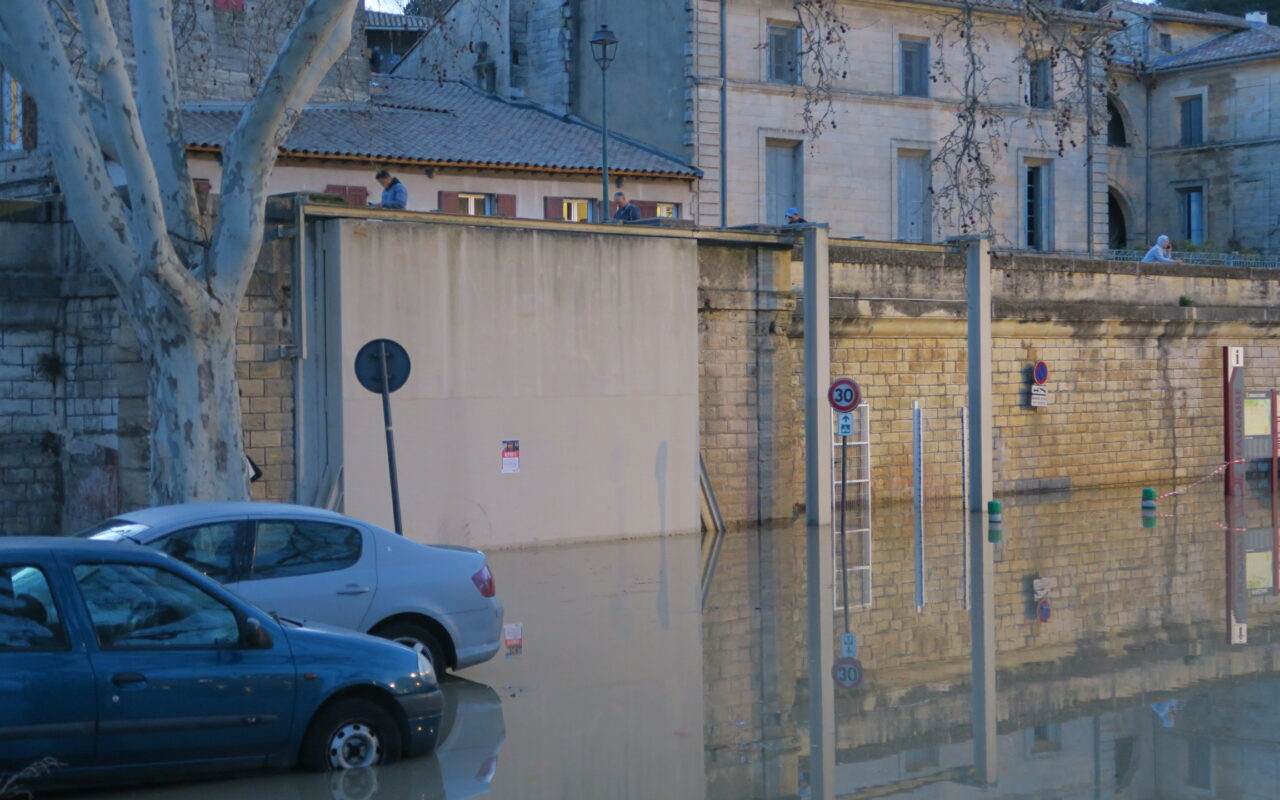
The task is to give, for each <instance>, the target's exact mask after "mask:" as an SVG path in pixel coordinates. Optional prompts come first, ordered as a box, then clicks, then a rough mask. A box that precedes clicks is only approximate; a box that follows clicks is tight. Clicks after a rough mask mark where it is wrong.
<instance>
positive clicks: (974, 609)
mask: <svg viewBox="0 0 1280 800" xmlns="http://www.w3.org/2000/svg"><path fill="white" fill-rule="evenodd" d="M965 247H966V259H967V262H968V265H967V275H966V280H965V283H966V286H967V288H968V301H969V306H968V309H969V509H968V513H969V557H970V559H971V562H970V570H969V628H970V631H971V638H972V646H973V654H972V661H973V665H972V666H973V767H974V772H975V776H976V777H977V779H978V780H979V781H981V782H982V783H994V782H995V781H996V779H997V777H998V775H999V763H998V760H997V744H998V740H997V738H996V722H997V719H996V636H995V633H996V616H995V577H996V576H995V553H994V548H993V547H992V545H991V543H990V542H989V541H988V540H987V514H986V508H987V501H988V500H991V499H992V491H993V490H992V483H993V480H992V471H991V443H992V419H991V409H992V396H991V249H990V243H989V242H988V241H987V238H986V237H985V236H983V237H975V238H972V239H968V240H966V243H965Z"/></svg>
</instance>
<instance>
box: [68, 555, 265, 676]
mask: <svg viewBox="0 0 1280 800" xmlns="http://www.w3.org/2000/svg"><path fill="white" fill-rule="evenodd" d="M81 567H125V568H133V569H151V570H155V571H157V572H163V573H165V574H167V575H169V576H171V577H172V578H174V579H175V580H178V581H182V582H183V583H185V584H187V585H188V586H191V587H192V588H194V589H195V590H196V591H198V592H200V593H202V594H204V595H205V596H206V597H208V598H210V599H211V600H213V601H214V602H215V603H217V604H218V605H220V606H222V607H224V608H226V609H227V610H228V611H230V612H231V616H232V618H233V619H234V620H235V624H236V637H235V641H234V642H231V643H228V644H221V645H220V644H216V643H215V644H189V643H184V644H180V645H165V644H153V645H125V646H118V645H115V644H104V643H103V641H102V638H101V637H100V636H99V635H98V625H97V623H96V622H95V621H94V618H93V611H92V610H90V608H89V601H88V598H86V597H85V594H84V588H83V587H82V586H81V584H80V578H79V576H78V575H77V574H76V573H77V570H79V569H80V568H81ZM68 572H70V573H71V582H72V583H73V584H74V585H75V592H76V594H77V595H78V596H79V598H80V606H81V608H82V609H83V611H84V619H85V620H86V621H87V622H88V623H89V629H90V631H91V632H92V633H93V643H94V645H95V646H97V648H98V649H99V650H101V651H103V652H113V653H136V652H174V651H178V650H194V651H200V652H218V651H224V650H249V649H252V648H251V647H249V646H248V645H246V643H245V640H244V629H245V628H244V626H245V620H246V617H245V615H244V613H243V612H242V611H241V610H240V609H239V608H237V607H236V606H235V605H234V604H232V603H229V602H227V600H226V599H224V598H222V597H219V596H218V595H216V594H214V593H213V592H210V591H208V590H207V589H205V587H203V586H201V585H200V584H198V583H197V582H195V581H192V580H191V579H190V578H189V577H187V576H186V575H183V574H182V573H180V572H178V571H176V570H173V569H170V568H169V567H168V566H166V565H163V564H148V563H139V562H134V561H112V560H99V561H77V562H76V563H74V564H72V565H71V568H70V569H69V570H68Z"/></svg>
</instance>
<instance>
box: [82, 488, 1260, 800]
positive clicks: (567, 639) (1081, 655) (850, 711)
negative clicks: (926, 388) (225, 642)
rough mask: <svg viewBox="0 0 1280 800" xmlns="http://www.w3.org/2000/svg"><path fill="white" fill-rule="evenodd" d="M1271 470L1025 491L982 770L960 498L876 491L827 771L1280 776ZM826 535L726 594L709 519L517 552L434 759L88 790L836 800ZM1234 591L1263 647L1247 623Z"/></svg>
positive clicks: (1172, 787)
mask: <svg viewBox="0 0 1280 800" xmlns="http://www.w3.org/2000/svg"><path fill="white" fill-rule="evenodd" d="M1164 488H1169V487H1164ZM1267 488H1268V487H1266V486H1262V485H1260V484H1258V485H1254V484H1251V485H1250V494H1249V495H1248V496H1247V497H1246V498H1244V500H1243V502H1242V503H1240V504H1239V507H1238V508H1236V509H1233V510H1231V517H1230V521H1228V509H1227V507H1226V505H1225V504H1224V499H1223V485H1222V482H1221V480H1208V481H1206V482H1204V483H1202V484H1200V485H1199V486H1197V487H1195V488H1193V489H1190V490H1188V491H1187V492H1186V493H1185V494H1183V495H1180V496H1175V497H1170V498H1167V499H1164V500H1162V501H1161V503H1160V508H1159V514H1160V515H1161V516H1159V517H1158V518H1157V519H1156V520H1155V523H1154V527H1148V526H1147V525H1144V522H1143V519H1142V518H1141V515H1140V512H1139V499H1140V495H1139V492H1140V490H1139V489H1138V488H1126V489H1115V490H1106V491H1089V492H1083V491H1082V492H1061V493H1054V494H1040V495H1020V496H1016V497H1012V498H1008V499H1007V500H1006V501H1005V521H1004V533H1003V540H1002V541H1001V542H1000V543H999V545H997V547H996V548H995V549H996V577H995V599H996V602H995V618H996V622H995V629H994V631H993V635H994V637H995V640H996V642H997V645H998V657H997V663H996V678H997V694H998V699H997V714H998V718H999V727H998V737H997V742H996V745H995V747H996V752H997V756H998V772H997V773H996V780H995V782H994V783H992V784H990V785H980V784H979V783H978V782H977V781H976V780H975V773H974V772H973V770H972V765H973V752H974V749H973V737H972V730H971V720H972V711H971V699H972V694H971V690H970V674H971V663H970V654H969V611H968V600H969V598H968V593H967V591H966V578H965V576H966V574H967V570H968V555H967V552H966V547H965V532H964V516H963V515H962V512H961V509H960V505H959V502H958V501H957V500H954V499H931V500H929V501H927V504H926V507H925V509H924V511H923V516H922V522H923V525H922V531H923V537H922V547H920V548H919V549H918V548H917V547H916V541H915V511H914V509H913V508H912V507H911V506H885V507H876V508H874V509H873V512H874V513H872V514H871V517H870V533H869V534H865V535H857V536H854V535H850V536H849V537H848V538H847V539H846V541H845V542H844V545H845V547H844V554H845V562H846V569H845V570H844V571H843V572H842V571H840V570H837V571H836V580H835V590H834V592H832V593H831V601H832V602H833V603H836V604H842V603H843V598H844V597H846V596H847V597H848V599H849V601H848V604H847V606H845V608H847V613H846V611H845V608H837V610H836V612H835V624H834V629H833V630H831V631H828V632H827V633H828V635H830V636H831V637H832V638H833V640H834V641H835V644H834V649H835V655H836V656H839V655H840V652H841V645H842V641H841V638H840V637H841V635H842V634H844V633H846V632H847V633H850V634H853V636H854V637H855V642H854V646H855V647H856V657H857V659H858V660H859V662H860V664H861V683H860V685H858V686H856V687H855V688H840V687H833V688H832V689H831V691H829V692H827V691H824V692H822V693H821V694H825V695H827V696H829V697H830V703H831V704H832V707H833V712H834V715H835V721H836V728H835V744H834V749H835V768H834V773H833V774H831V775H826V776H824V777H825V778H826V780H827V782H828V783H829V784H831V785H833V786H834V787H835V793H836V795H837V796H840V797H851V798H872V797H885V798H929V799H933V798H937V799H938V800H942V799H943V798H979V797H982V798H986V797H990V798H996V797H1006V798H1064V799H1065V798H1131V799H1132V800H1156V799H1157V798H1160V799H1161V800H1163V799H1164V798H1196V799H1197V800H1200V799H1201V798H1208V797H1221V798H1276V797H1280V721H1277V720H1280V657H1278V656H1280V625H1277V622H1278V621H1280V616H1278V615H1277V610H1278V609H1280V597H1277V596H1276V595H1274V594H1273V585H1272V545H1273V542H1274V541H1275V536H1274V531H1273V528H1272V524H1273V521H1272V518H1271V510H1270V503H1269V499H1268V497H1267ZM859 519H860V520H861V519H865V517H861V516H860V517H859ZM860 524H861V523H860ZM1228 527H1230V528H1231V529H1230V530H1229V529H1228ZM805 537H806V533H805V529H804V526H803V525H802V524H799V525H795V524H793V525H778V526H776V527H763V528H752V529H746V530H734V531H731V532H730V533H729V534H728V535H727V537H726V539H725V541H724V544H723V547H722V549H721V552H720V556H719V560H718V563H717V569H716V573H715V577H714V581H713V583H712V586H711V589H710V592H709V594H708V597H707V602H706V607H705V609H703V608H701V595H700V591H699V586H698V576H699V558H700V542H699V541H698V539H697V538H696V537H690V536H664V537H657V538H650V539H639V540H632V541H626V542H612V543H604V544H588V545H560V546H549V547H538V548H531V549H525V550H510V551H500V552H494V553H491V554H490V559H491V563H492V565H493V568H494V572H495V574H496V576H497V581H498V588H499V592H500V595H501V597H502V598H503V601H504V602H505V604H506V607H507V621H508V622H520V623H522V624H523V629H524V646H523V649H522V651H521V652H520V653H519V654H516V655H511V656H506V655H504V654H499V656H498V657H497V658H495V659H494V660H493V661H491V662H489V663H487V664H484V665H480V666H478V667H474V668H470V669H467V670H463V671H462V672H461V673H460V675H459V676H458V677H457V678H453V679H449V680H447V681H446V682H445V684H444V690H445V693H446V697H447V700H448V718H447V720H446V724H445V731H444V738H443V740H442V743H441V745H440V747H439V749H438V752H437V753H435V754H434V755H432V756H429V757H426V758H419V759H412V760H409V761H406V762H403V763H400V764H396V765H392V766H388V767H384V768H380V769H375V770H362V771H357V772H352V773H346V774H338V775H332V776H330V775H309V774H304V773H296V772H286V773H276V774H270V775H257V776H245V777H239V778H233V779H227V780H219V781H208V782H199V783H187V784H170V785H166V786H157V787H145V788H131V789H118V790H112V791H101V792H81V793H75V794H72V795H69V796H71V797H76V798H89V797H93V798H114V799H115V800H119V799H120V798H130V800H132V798H138V799H139V800H144V799H145V800H161V799H162V798H174V800H177V798H182V799H183V800H187V799H188V798H191V799H194V800H223V799H229V798H264V799H265V800H292V799H293V798H299V799H303V798H305V799H306V800H312V799H319V800H328V799H329V798H333V799H334V800H349V799H350V800H355V799H357V798H358V799H359V800H372V799H373V798H378V799H379V800H410V799H412V800H419V799H423V800H426V799H431V800H435V799H437V798H449V799H450V800H456V799H457V798H466V797H480V796H483V797H485V798H493V799H494V800H498V799H500V798H502V799H505V798H537V799H538V800H542V799H543V798H575V799H576V798H597V797H599V798H605V797H607V798H619V799H620V798H637V799H639V798H644V799H645V800H649V799H650V798H689V799H690V800H693V799H695V798H698V799H701V798H705V799H706V800H742V799H743V798H792V797H808V796H810V791H809V783H810V781H811V780H812V779H813V777H814V775H813V772H812V770H813V769H814V767H813V766H812V764H811V762H810V753H809V741H808V724H809V719H810V715H811V714H812V713H814V712H815V711H817V710H818V709H816V708H815V707H814V704H813V703H812V702H811V695H812V694H814V693H811V692H810V687H809V672H808V663H809V652H810V642H812V641H813V636H812V634H811V632H810V631H809V630H808V625H807V615H806V561H805ZM836 550H837V552H838V550H839V548H836ZM837 563H838V560H837ZM846 576H847V581H848V582H847V585H846V583H845V579H846ZM1039 601H1044V602H1043V603H1040V602H1039ZM1229 608H1233V609H1234V614H1235V621H1236V622H1237V623H1239V624H1241V625H1244V626H1246V627H1245V628H1244V629H1241V630H1239V631H1238V632H1237V638H1241V637H1242V636H1243V637H1244V638H1245V639H1246V641H1244V642H1237V643H1230V642H1229V636H1228V633H1229V631H1228V611H1229ZM1045 617H1047V619H1044V618H1045ZM1273 641H1274V642H1276V644H1273ZM826 674H829V673H828V672H827V670H825V669H824V675H826Z"/></svg>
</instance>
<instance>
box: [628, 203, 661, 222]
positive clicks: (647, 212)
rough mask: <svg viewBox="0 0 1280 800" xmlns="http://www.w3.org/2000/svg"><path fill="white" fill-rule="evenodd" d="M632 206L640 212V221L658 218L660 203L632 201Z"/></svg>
mask: <svg viewBox="0 0 1280 800" xmlns="http://www.w3.org/2000/svg"><path fill="white" fill-rule="evenodd" d="M631 205H633V206H635V207H636V209H637V210H638V211H639V212H640V219H650V218H652V217H656V216H658V201H656V200H632V201H631Z"/></svg>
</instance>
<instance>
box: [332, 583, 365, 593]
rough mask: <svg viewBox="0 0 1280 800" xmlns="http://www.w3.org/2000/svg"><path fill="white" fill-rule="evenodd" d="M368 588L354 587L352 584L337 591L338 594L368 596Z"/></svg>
mask: <svg viewBox="0 0 1280 800" xmlns="http://www.w3.org/2000/svg"><path fill="white" fill-rule="evenodd" d="M368 593H369V587H368V586H356V585H355V584H354V583H350V584H347V586H346V588H344V589H339V590H338V594H368Z"/></svg>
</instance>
